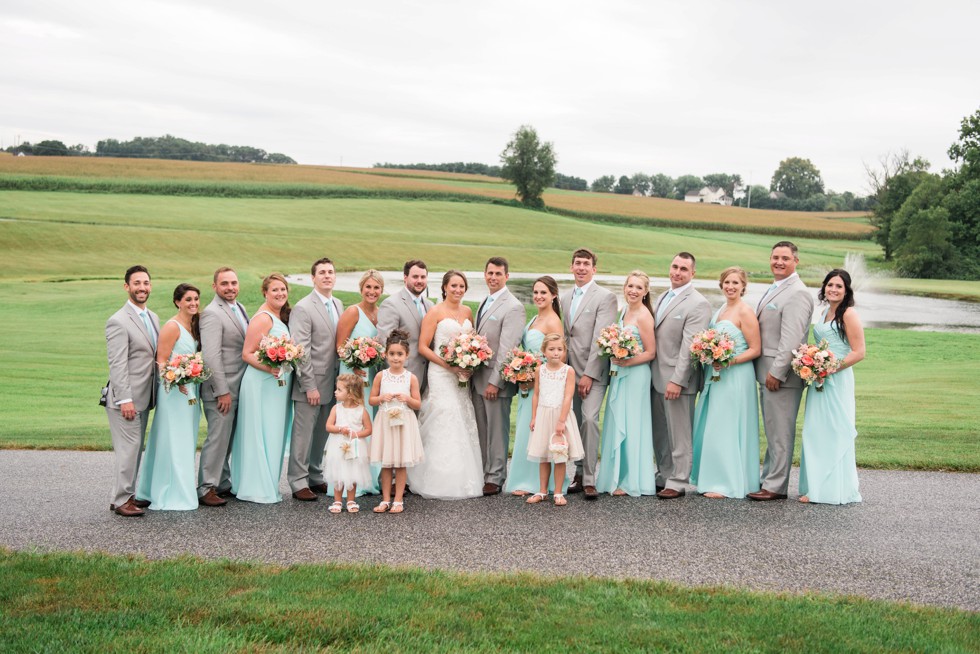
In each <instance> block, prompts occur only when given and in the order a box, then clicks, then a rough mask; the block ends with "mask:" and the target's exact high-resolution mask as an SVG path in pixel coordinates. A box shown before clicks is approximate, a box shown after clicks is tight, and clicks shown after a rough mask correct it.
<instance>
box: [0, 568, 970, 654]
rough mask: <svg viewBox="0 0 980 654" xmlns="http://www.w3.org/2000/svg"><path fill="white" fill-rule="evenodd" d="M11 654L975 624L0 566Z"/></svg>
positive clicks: (720, 640) (707, 635)
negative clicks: (16, 653)
mask: <svg viewBox="0 0 980 654" xmlns="http://www.w3.org/2000/svg"><path fill="white" fill-rule="evenodd" d="M0 574H2V576H3V579H4V583H3V584H2V585H0V609H2V610H0V636H2V641H3V644H4V651H5V652H40V651H51V652H64V651H91V652H126V653H128V652H134V651H136V652H174V651H186V652H221V653H222V654H223V653H225V652H240V651H250V652H253V651H255V652H259V651H261V652H287V651H289V652H294V651H330V652H333V651H336V652H341V651H344V652H347V651H360V652H463V651H465V652H567V651H581V652H593V651H611V652H653V651H670V652H728V651H744V652H778V653H783V652H788V651H789V652H792V651H798V652H828V653H831V652H832V653H836V652H841V651H849V652H975V651H977V649H978V648H980V637H978V634H980V619H978V617H977V614H975V613H968V612H965V611H957V610H952V609H938V608H925V607H915V606H910V605H906V604H896V603H890V602H881V601H870V600H864V599H858V598H842V597H829V596H824V595H815V594H807V595H802V596H799V595H788V594H763V593H752V592H747V591H741V590H732V589H722V588H692V589H688V588H683V587H680V586H677V585H674V584H668V583H661V582H653V581H616V580H608V579H593V578H582V577H571V578H560V579H554V578H548V577H541V576H537V575H530V574H520V575H500V574H494V575H485V574H453V573H448V572H439V571H428V570H418V569H392V568H386V567H380V566H338V565H295V566H290V567H288V568H280V567H273V566H262V565H254V564H248V563H238V562H227V561H226V562H202V561H199V560H196V559H189V558H181V559H175V560H165V561H155V562H148V561H145V560H142V559H139V558H123V557H110V556H106V555H77V554H30V553H11V552H3V551H2V550H0Z"/></svg>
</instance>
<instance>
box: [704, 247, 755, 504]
mask: <svg viewBox="0 0 980 654" xmlns="http://www.w3.org/2000/svg"><path fill="white" fill-rule="evenodd" d="M719 286H721V290H722V293H724V295H725V300H726V303H725V305H724V306H723V307H721V308H720V309H718V311H716V312H715V315H714V316H713V317H712V319H711V327H713V328H715V329H718V330H719V331H723V332H726V333H727V334H728V336H729V337H730V338H731V339H732V341H734V342H735V358H734V359H732V360H731V362H730V363H729V364H728V366H727V367H725V368H720V367H719V370H718V373H719V374H720V376H721V380H720V381H716V382H713V381H711V377H712V375H711V374H709V373H711V366H705V382H704V390H703V391H701V396H700V397H699V398H698V404H697V409H696V410H695V414H694V452H693V466H692V468H691V483H692V484H694V485H695V486H697V487H698V492H700V493H702V494H703V495H704V496H705V497H710V498H713V499H718V498H722V497H737V498H743V497H745V496H746V495H747V494H748V493H754V492H756V491H757V490H759V488H760V486H759V398H758V393H757V391H756V382H755V369H754V368H753V367H752V366H751V365H749V364H750V362H751V361H753V360H754V359H756V358H757V357H758V356H759V355H760V354H761V353H762V339H761V338H760V336H759V320H758V318H756V316H755V311H753V310H752V307H751V306H749V305H748V304H746V303H745V302H744V301H743V300H742V296H743V295H745V289H746V287H747V286H748V277H747V276H746V274H745V271H744V270H742V269H741V268H739V267H738V266H733V267H731V268H727V269H725V270H724V271H723V272H722V273H721V277H720V278H719Z"/></svg>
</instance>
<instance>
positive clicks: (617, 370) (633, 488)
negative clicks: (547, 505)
mask: <svg viewBox="0 0 980 654" xmlns="http://www.w3.org/2000/svg"><path fill="white" fill-rule="evenodd" d="M623 296H624V297H625V299H626V307H625V308H624V309H623V311H622V313H620V315H619V325H620V327H624V328H626V329H629V330H631V331H632V332H633V335H634V336H635V337H636V340H637V341H639V343H640V345H641V346H642V347H643V350H642V351H641V352H640V353H639V354H637V355H636V356H634V357H631V358H629V359H613V360H612V366H611V368H610V373H609V374H610V380H609V390H608V391H607V396H606V398H607V399H606V412H605V415H604V417H603V420H602V450H601V452H600V457H599V458H600V463H599V476H598V477H597V478H596V484H595V487H596V490H597V491H599V492H600V493H610V494H612V495H617V496H618V495H631V496H633V497H639V496H641V495H656V493H657V469H656V465H655V464H654V456H653V413H652V412H651V407H650V399H651V398H650V384H651V374H652V371H651V369H650V362H651V361H653V359H654V357H655V356H656V355H657V344H656V342H655V340H654V329H653V328H654V320H653V306H652V305H651V304H650V277H648V276H647V274H646V273H645V272H643V271H642V270H634V271H633V272H631V273H630V274H629V276H627V278H626V283H625V284H624V285H623Z"/></svg>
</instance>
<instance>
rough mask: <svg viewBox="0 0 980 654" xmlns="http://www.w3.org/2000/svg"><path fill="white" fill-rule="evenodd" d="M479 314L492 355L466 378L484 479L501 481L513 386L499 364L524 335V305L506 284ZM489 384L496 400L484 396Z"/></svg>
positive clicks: (481, 330) (479, 330) (504, 473)
mask: <svg viewBox="0 0 980 654" xmlns="http://www.w3.org/2000/svg"><path fill="white" fill-rule="evenodd" d="M485 304H486V300H484V301H483V303H481V304H480V310H482V311H483V316H482V317H480V311H477V327H476V331H477V333H479V334H482V335H483V336H486V338H487V343H488V344H489V345H490V349H492V350H493V358H492V359H491V360H490V364H489V365H488V366H486V367H483V368H480V369H478V370H477V371H476V372H475V373H474V374H473V377H472V379H471V381H470V389H471V393H472V395H473V409H474V411H475V413H476V428H477V433H478V434H479V437H480V451H481V452H482V453H483V475H484V481H486V482H487V483H489V484H497V485H498V486H503V485H504V479H505V478H506V477H507V446H508V445H509V444H510V405H511V403H512V400H513V397H514V391H515V390H516V388H517V387H516V386H515V385H514V384H508V383H507V382H505V381H504V380H502V379H501V378H500V364H501V362H502V361H503V360H504V355H505V354H507V353H508V352H509V351H510V350H511V349H513V348H515V347H517V346H518V345H520V343H521V337H522V336H523V335H524V318H525V316H526V314H525V311H524V305H523V304H521V302H520V301H519V300H518V299H517V298H516V297H514V295H513V294H512V293H511V292H510V291H509V290H507V289H506V288H505V289H504V290H503V292H501V294H500V295H499V296H497V299H495V300H494V301H493V303H491V304H490V306H489V307H487V308H486V309H484V305H485ZM490 384H493V385H494V386H496V387H497V388H498V389H500V391H499V393H497V399H496V400H487V399H486V398H484V397H483V393H484V392H485V391H486V390H487V386H489V385H490Z"/></svg>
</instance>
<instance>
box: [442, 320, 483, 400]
mask: <svg viewBox="0 0 980 654" xmlns="http://www.w3.org/2000/svg"><path fill="white" fill-rule="evenodd" d="M439 356H440V357H442V360H443V361H445V362H446V363H448V364H449V365H451V366H453V367H454V368H462V369H463V370H476V369H477V368H480V367H481V366H486V365H490V359H491V358H492V357H493V350H491V349H490V345H489V344H488V343H487V339H486V337H485V336H481V335H480V334H477V333H476V332H473V331H465V332H460V333H458V334H456V335H455V336H453V337H452V338H451V339H449V341H448V342H446V343H444V344H443V345H441V346H440V347H439ZM457 375H458V377H459V387H460V388H466V387H467V386H468V385H469V376H466V375H462V374H460V373H457Z"/></svg>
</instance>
